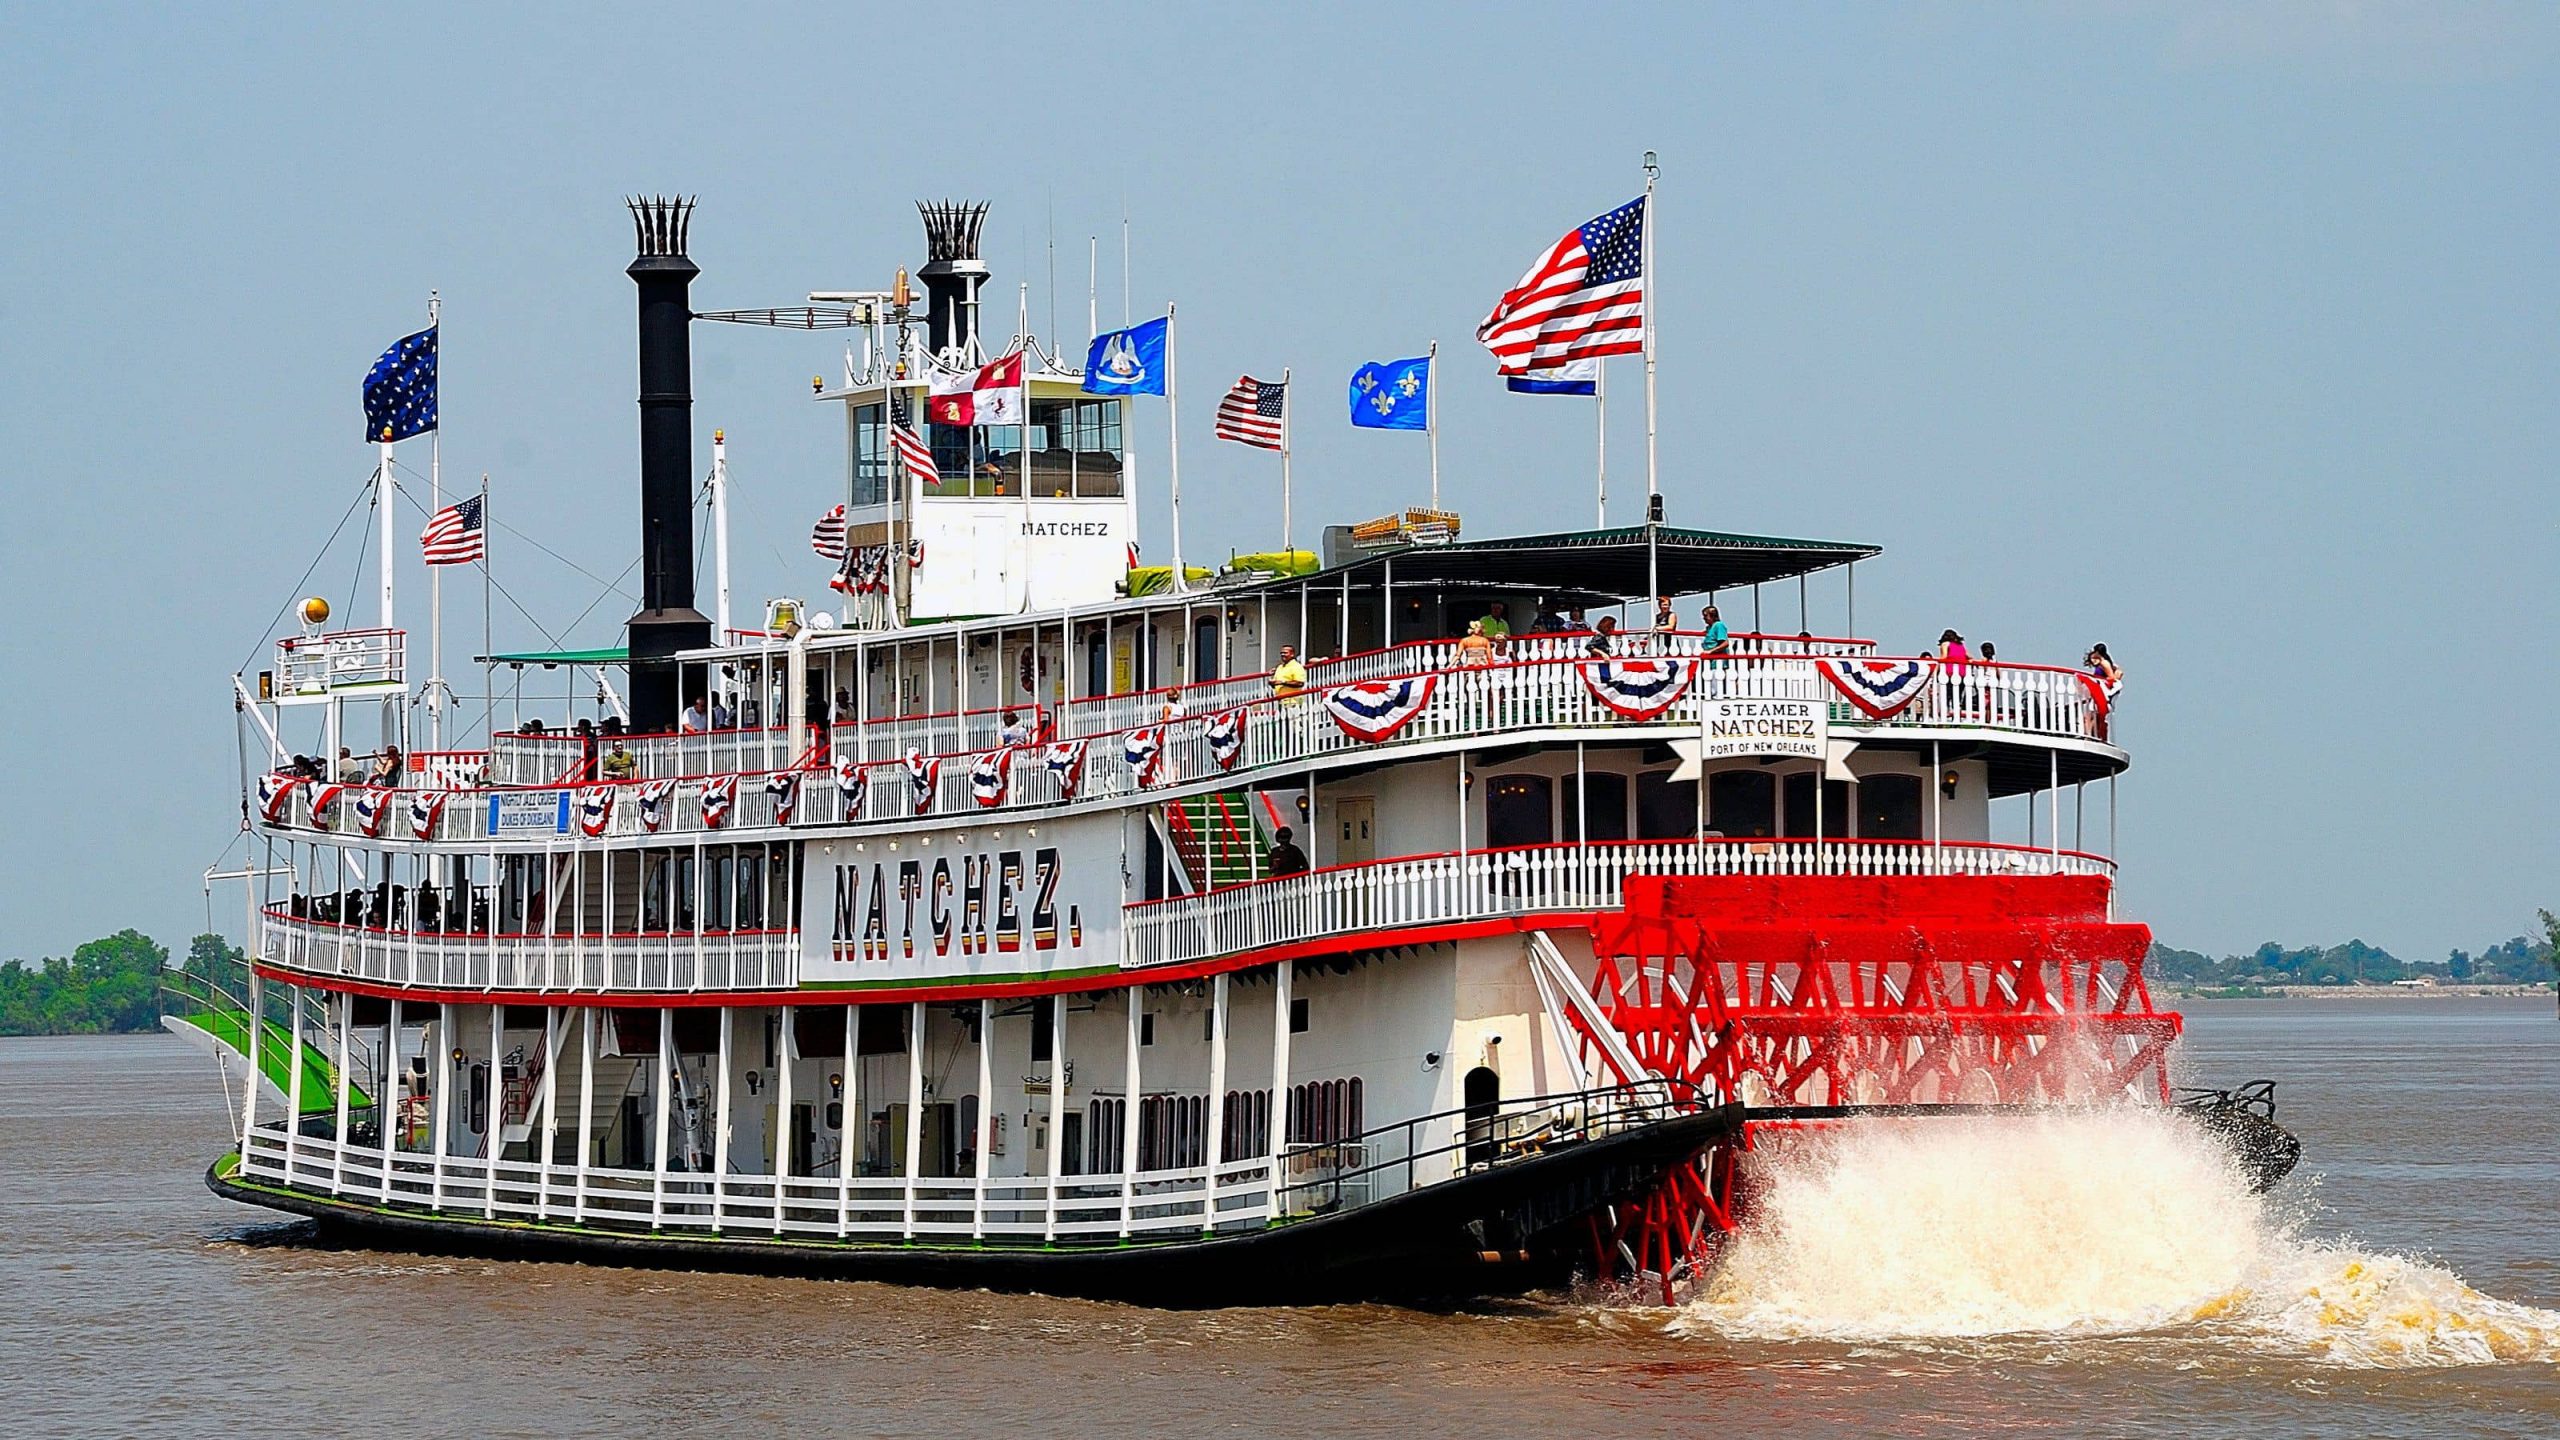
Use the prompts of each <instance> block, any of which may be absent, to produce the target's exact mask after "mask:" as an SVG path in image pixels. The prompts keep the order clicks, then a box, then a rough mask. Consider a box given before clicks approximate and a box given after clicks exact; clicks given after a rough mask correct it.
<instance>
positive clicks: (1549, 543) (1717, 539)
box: [1315, 525, 1883, 600]
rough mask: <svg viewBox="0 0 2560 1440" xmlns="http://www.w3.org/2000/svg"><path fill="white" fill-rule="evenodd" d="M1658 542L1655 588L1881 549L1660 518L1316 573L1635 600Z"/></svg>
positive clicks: (1384, 558)
mask: <svg viewBox="0 0 2560 1440" xmlns="http://www.w3.org/2000/svg"><path fill="white" fill-rule="evenodd" d="M1656 546H1658V547H1659V560H1658V563H1659V565H1660V567H1661V569H1660V575H1661V578H1662V590H1663V593H1665V594H1670V595H1695V594H1703V593H1706V592H1708V591H1713V590H1732V589H1738V588H1740V587H1743V586H1746V585H1761V584H1766V583H1768V582H1770V581H1773V580H1790V579H1793V578H1795V577H1796V576H1798V575H1810V574H1813V573H1814V572H1816V571H1819V570H1829V569H1831V568H1833V567H1835V566H1840V565H1847V564H1849V563H1851V562H1853V561H1858V560H1864V559H1867V558H1869V557H1871V556H1874V555H1879V554H1882V553H1883V551H1882V548H1881V547H1879V546H1875V545H1858V544H1852V543H1849V542H1847V541H1839V540H1790V539H1786V538H1783V537H1780V536H1774V535H1733V534H1727V533H1724V532H1722V531H1716V530H1684V529H1676V528H1674V527H1671V526H1668V525H1666V526H1663V527H1661V528H1660V529H1659V530H1657V531H1656V532H1654V539H1653V543H1651V544H1649V543H1648V538H1647V535H1646V532H1645V527H1643V526H1641V525H1629V526H1625V527H1623V528H1620V529H1615V530H1568V531H1563V532H1560V533H1557V534H1552V535H1509V536H1504V537H1502V538H1500V539H1492V540H1463V541H1454V542H1452V543H1449V544H1446V545H1406V546H1399V547H1396V548H1393V549H1386V550H1378V551H1375V552H1372V553H1369V554H1365V555H1362V556H1360V557H1358V558H1357V559H1354V560H1352V561H1350V562H1349V563H1348V564H1344V565H1338V566H1335V567H1334V568H1333V569H1331V570H1329V571H1326V572H1324V576H1332V577H1336V578H1339V577H1341V576H1343V575H1345V574H1349V575H1352V576H1355V577H1358V581H1359V583H1364V584H1365V583H1367V582H1368V581H1369V580H1370V579H1371V578H1372V577H1374V576H1376V575H1379V574H1381V573H1383V572H1384V571H1385V569H1386V567H1387V566H1388V565H1390V564H1392V565H1393V566H1394V567H1395V584H1396V586H1397V588H1398V589H1399V590H1401V589H1402V588H1403V587H1405V586H1407V585H1412V584H1440V585H1457V586H1503V587H1520V588H1525V589H1535V590H1540V591H1545V592H1550V593H1558V594H1562V593H1574V592H1579V593H1584V594H1591V595H1605V596H1608V597H1611V598H1613V599H1621V600H1624V599H1636V598H1640V597H1642V596H1643V595H1644V594H1645V593H1646V588H1645V582H1646V577H1647V575H1648V574H1651V573H1653V569H1652V567H1653V566H1654V565H1655V564H1656V563H1657V561H1656V559H1655V556H1654V554H1653V552H1654V550H1655V548H1656ZM1324 576H1318V577H1315V582H1316V583H1318V584H1321V583H1322V582H1323V579H1324Z"/></svg>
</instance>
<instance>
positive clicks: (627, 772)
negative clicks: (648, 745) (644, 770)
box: [602, 736, 640, 780]
mask: <svg viewBox="0 0 2560 1440" xmlns="http://www.w3.org/2000/svg"><path fill="white" fill-rule="evenodd" d="M602 768H603V772H604V778H606V779H607V780H631V779H636V778H637V777H638V776H639V774H640V761H639V759H638V758H637V757H635V756H634V755H633V754H632V753H631V752H630V751H629V750H627V749H624V748H623V744H622V739H621V737H620V736H616V737H614V741H613V748H612V749H610V750H607V751H606V752H604V760H603V762H602Z"/></svg>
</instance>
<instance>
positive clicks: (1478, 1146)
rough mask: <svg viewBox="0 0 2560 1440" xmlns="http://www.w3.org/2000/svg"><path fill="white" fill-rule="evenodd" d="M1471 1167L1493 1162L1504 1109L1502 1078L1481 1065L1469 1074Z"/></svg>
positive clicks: (1468, 1105)
mask: <svg viewBox="0 0 2560 1440" xmlns="http://www.w3.org/2000/svg"><path fill="white" fill-rule="evenodd" d="M1465 1083H1466V1102H1467V1168H1468V1169H1470V1170H1473V1169H1475V1168H1476V1167H1477V1166H1479V1165H1490V1164H1492V1163H1493V1157H1494V1152H1495V1150H1496V1148H1497V1147H1496V1145H1495V1136H1496V1135H1497V1133H1499V1126H1498V1124H1497V1122H1496V1120H1495V1118H1494V1117H1495V1115H1496V1113H1497V1112H1498V1111H1500V1110H1501V1108H1502V1077H1501V1076H1499V1075H1497V1074H1495V1073H1494V1072H1493V1071H1492V1070H1491V1069H1489V1068H1487V1067H1485V1066H1482V1065H1479V1066H1477V1067H1476V1068H1474V1069H1473V1070H1470V1071H1468V1072H1467V1078H1466V1082H1465Z"/></svg>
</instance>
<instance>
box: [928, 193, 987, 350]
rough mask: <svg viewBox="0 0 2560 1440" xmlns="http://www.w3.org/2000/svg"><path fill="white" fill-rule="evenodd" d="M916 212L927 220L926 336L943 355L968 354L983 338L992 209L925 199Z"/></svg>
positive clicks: (934, 348)
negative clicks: (982, 247) (984, 241)
mask: <svg viewBox="0 0 2560 1440" xmlns="http://www.w3.org/2000/svg"><path fill="white" fill-rule="evenodd" d="M916 211H917V213H919V214H921V215H923V216H924V243H925V265H924V268H923V269H921V270H919V271H917V272H916V278H917V279H919V280H922V281H923V282H924V292H925V299H926V333H927V334H929V335H930V336H931V337H932V339H933V352H934V353H935V354H937V355H943V354H948V353H950V352H951V351H954V350H966V349H968V348H969V347H970V346H971V345H972V344H974V343H975V342H976V341H977V338H978V287H979V286H980V285H983V284H985V283H986V280H987V267H986V264H985V263H984V262H983V261H981V260H979V259H978V230H979V227H981V226H983V225H985V224H986V223H987V207H986V206H984V205H973V204H967V203H961V202H955V201H950V200H945V201H942V202H941V203H939V204H927V203H926V202H924V201H922V200H919V201H917V202H916Z"/></svg>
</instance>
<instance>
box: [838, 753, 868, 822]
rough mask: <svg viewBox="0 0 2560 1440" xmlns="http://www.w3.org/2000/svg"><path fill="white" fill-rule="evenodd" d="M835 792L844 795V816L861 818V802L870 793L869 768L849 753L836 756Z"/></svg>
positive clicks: (849, 818)
mask: <svg viewBox="0 0 2560 1440" xmlns="http://www.w3.org/2000/svg"><path fill="white" fill-rule="evenodd" d="M836 793H837V794H838V795H841V796H843V797H844V818H845V819H847V820H859V819H861V818H862V802H863V801H864V800H865V799H866V798H868V797H869V795H870V793H871V768H870V767H869V766H867V765H865V764H863V763H862V762H861V761H860V760H857V759H855V758H854V757H853V756H851V755H839V756H837V757H836Z"/></svg>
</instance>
